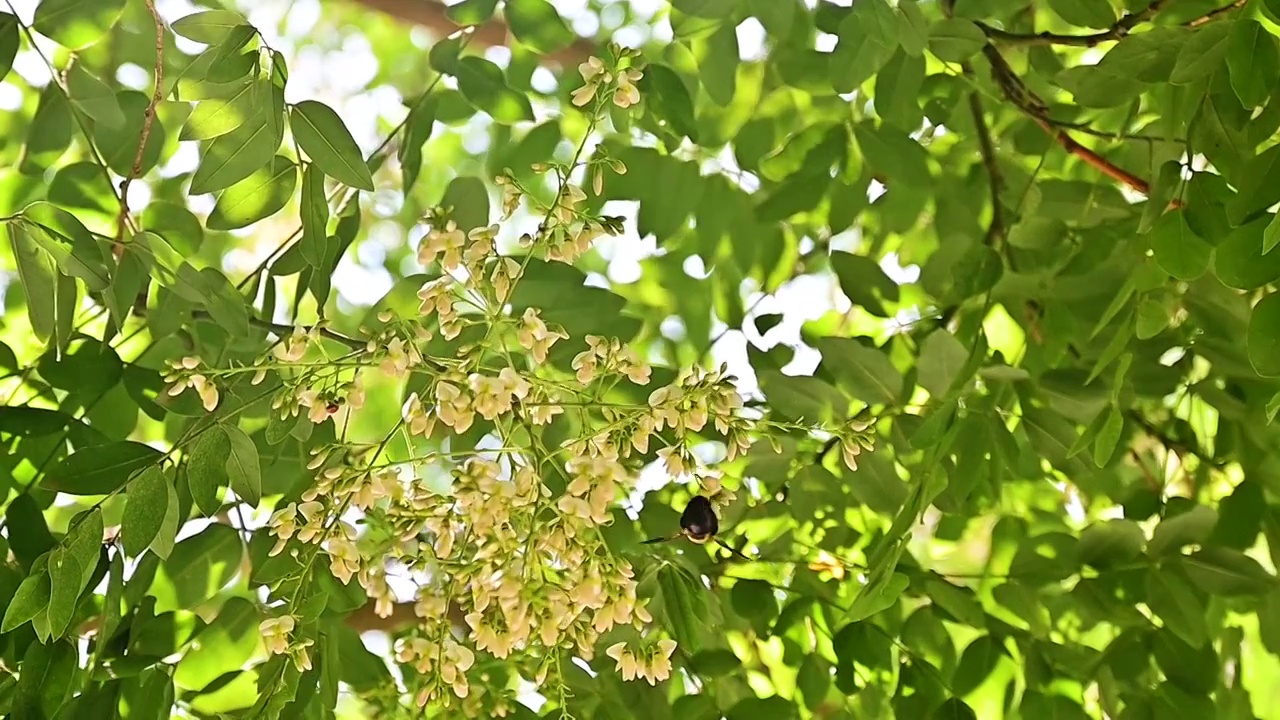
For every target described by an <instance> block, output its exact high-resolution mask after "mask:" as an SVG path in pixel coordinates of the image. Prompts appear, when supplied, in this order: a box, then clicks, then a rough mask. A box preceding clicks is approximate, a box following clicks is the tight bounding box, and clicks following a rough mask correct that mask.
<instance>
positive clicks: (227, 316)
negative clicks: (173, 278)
mask: <svg viewBox="0 0 1280 720" xmlns="http://www.w3.org/2000/svg"><path fill="white" fill-rule="evenodd" d="M200 279H201V280H202V284H203V285H204V287H205V289H206V290H208V292H209V295H208V297H207V307H208V309H209V315H210V316H212V317H213V320H214V322H216V323H218V325H220V326H222V328H223V329H225V330H226V331H227V332H229V333H231V334H232V336H234V337H243V336H245V335H248V334H249V309H248V308H246V307H245V304H244V298H243V297H241V296H240V291H239V290H237V289H236V286H235V285H232V284H231V280H229V279H228V278H227V276H226V275H223V274H222V271H221V270H218V269H217V268H211V267H207V268H201V269H200Z"/></svg>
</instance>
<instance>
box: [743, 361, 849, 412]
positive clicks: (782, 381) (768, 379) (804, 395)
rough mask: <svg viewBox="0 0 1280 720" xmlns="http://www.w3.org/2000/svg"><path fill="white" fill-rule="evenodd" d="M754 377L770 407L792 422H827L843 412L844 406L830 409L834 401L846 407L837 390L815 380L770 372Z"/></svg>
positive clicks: (758, 373) (779, 372)
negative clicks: (757, 379)
mask: <svg viewBox="0 0 1280 720" xmlns="http://www.w3.org/2000/svg"><path fill="white" fill-rule="evenodd" d="M757 376H758V377H759V379H760V388H761V390H763V391H764V395H765V397H766V398H768V400H769V405H770V408H771V409H772V410H774V411H775V412H778V413H781V414H782V415H783V416H785V417H789V418H791V419H794V420H806V421H809V422H829V421H831V420H833V419H834V418H835V417H837V416H838V415H840V414H843V412H844V411H845V407H840V408H835V407H833V406H832V403H833V400H834V399H835V398H840V400H839V402H840V403H841V404H842V405H847V404H848V401H847V400H845V399H844V398H842V397H841V393H840V391H839V390H837V389H836V388H834V387H832V386H831V385H830V384H828V383H826V382H823V381H822V380H819V379H818V378H812V377H797V376H793V375H784V374H783V373H782V372H781V371H778V370H772V369H766V370H760V371H758V372H757Z"/></svg>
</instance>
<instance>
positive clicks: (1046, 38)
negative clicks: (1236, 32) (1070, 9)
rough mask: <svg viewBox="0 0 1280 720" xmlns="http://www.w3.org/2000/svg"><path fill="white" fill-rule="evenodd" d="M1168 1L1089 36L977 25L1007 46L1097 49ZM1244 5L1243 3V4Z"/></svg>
mask: <svg viewBox="0 0 1280 720" xmlns="http://www.w3.org/2000/svg"><path fill="white" fill-rule="evenodd" d="M1166 4H1168V0H1153V2H1152V3H1151V4H1150V5H1148V6H1147V7H1146V8H1144V9H1142V10H1139V11H1138V12H1136V13H1125V15H1124V17H1122V18H1120V19H1119V20H1117V21H1115V23H1114V24H1113V25H1112V26H1111V27H1109V28H1107V29H1106V30H1103V31H1102V32H1099V33H1092V34H1089V35H1060V34H1058V33H1051V32H1041V33H1012V32H1007V31H1005V30H999V29H997V28H993V27H991V26H990V25H987V24H986V23H981V22H979V23H975V24H976V25H977V26H978V27H979V28H980V29H981V30H982V32H983V33H984V34H986V36H987V37H988V38H990V39H992V40H995V41H996V42H999V43H1004V44H1006V45H1070V46H1073V47H1096V46H1098V45H1101V44H1102V43H1104V42H1112V41H1114V40H1119V39H1121V38H1123V37H1124V36H1126V35H1128V34H1129V31H1130V30H1133V29H1134V28H1135V27H1137V26H1138V25H1140V24H1142V23H1144V22H1146V21H1148V20H1150V19H1151V18H1153V17H1155V15H1156V13H1158V12H1160V9H1161V7H1163V6H1164V5H1166ZM1241 4H1243V2H1242V3H1241Z"/></svg>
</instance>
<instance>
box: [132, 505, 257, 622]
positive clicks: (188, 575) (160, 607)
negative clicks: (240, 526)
mask: <svg viewBox="0 0 1280 720" xmlns="http://www.w3.org/2000/svg"><path fill="white" fill-rule="evenodd" d="M242 554H243V548H242V546H241V542H240V535H239V533H237V532H236V530H235V528H232V527H230V526H227V525H222V524H220V523H214V524H212V525H210V526H208V527H206V528H205V529H204V530H202V531H200V533H199V534H197V535H193V536H191V537H189V538H187V539H186V540H183V541H182V542H180V543H178V544H177V545H176V546H174V548H173V553H172V554H170V555H169V559H168V560H165V561H164V565H163V567H164V573H165V575H166V576H167V577H168V579H169V581H170V583H171V584H172V588H171V589H169V588H158V587H153V589H152V592H153V593H154V594H155V595H156V597H157V603H156V611H157V612H163V611H165V610H172V609H187V610H189V609H191V608H194V607H196V606H197V605H199V604H200V603H202V602H204V601H205V600H208V599H209V598H211V597H213V596H214V594H215V593H216V592H217V591H218V590H220V589H222V587H223V586H224V585H226V584H227V582H228V581H229V580H230V579H231V578H232V577H233V576H234V575H235V574H236V573H237V572H239V569H240V560H241V557H242Z"/></svg>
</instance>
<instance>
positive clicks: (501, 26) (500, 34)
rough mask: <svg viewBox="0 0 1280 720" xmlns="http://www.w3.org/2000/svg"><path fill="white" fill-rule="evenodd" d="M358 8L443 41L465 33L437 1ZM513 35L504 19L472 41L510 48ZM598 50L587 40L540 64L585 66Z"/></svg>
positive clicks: (388, 0)
mask: <svg viewBox="0 0 1280 720" xmlns="http://www.w3.org/2000/svg"><path fill="white" fill-rule="evenodd" d="M351 1H352V2H354V3H355V4H357V5H361V6H363V7H365V8H368V9H370V10H377V11H378V12H382V13H385V14H387V15H390V16H391V17H393V18H396V19H398V20H403V21H405V22H408V23H413V24H415V25H421V26H422V27H424V28H426V29H427V30H430V31H431V32H432V33H433V34H435V35H438V36H439V37H442V38H443V37H448V36H449V35H452V34H453V33H455V32H457V31H458V30H461V29H462V28H463V26H462V25H459V24H458V23H456V22H454V21H453V20H450V19H449V16H448V15H446V14H445V10H446V8H445V6H444V5H443V4H442V3H440V2H438V1H437V0H351ZM510 42H511V39H510V33H509V32H508V28H507V25H506V23H504V22H503V21H502V20H500V19H494V20H491V21H489V22H487V23H484V24H482V25H477V26H476V27H475V34H474V35H473V36H472V38H471V43H472V45H473V46H474V47H479V48H481V49H483V48H489V47H506V46H507V45H508V44H510ZM597 50H598V48H597V47H596V44H595V43H594V42H591V41H590V40H587V39H585V38H580V39H578V40H575V41H574V42H573V43H571V44H570V45H569V46H568V47H566V48H564V49H563V50H558V51H556V52H553V53H547V54H545V55H540V56H539V58H540V60H541V61H542V62H543V63H545V64H547V65H552V66H556V67H572V66H573V65H577V64H578V63H581V62H584V61H585V60H586V59H587V58H589V57H591V56H592V55H594V54H596V52H597Z"/></svg>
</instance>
